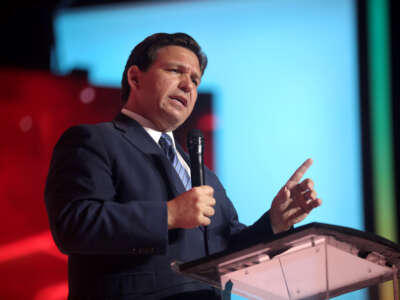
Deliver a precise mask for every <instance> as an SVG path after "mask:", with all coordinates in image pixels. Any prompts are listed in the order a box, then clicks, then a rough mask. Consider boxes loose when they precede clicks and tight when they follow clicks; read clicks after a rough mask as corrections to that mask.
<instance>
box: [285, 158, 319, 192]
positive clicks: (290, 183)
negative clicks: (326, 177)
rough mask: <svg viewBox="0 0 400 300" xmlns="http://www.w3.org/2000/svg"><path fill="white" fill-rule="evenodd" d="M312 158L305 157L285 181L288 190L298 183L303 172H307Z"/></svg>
mask: <svg viewBox="0 0 400 300" xmlns="http://www.w3.org/2000/svg"><path fill="white" fill-rule="evenodd" d="M312 163H313V160H312V159H311V158H309V159H307V160H306V161H305V162H303V164H302V165H301V166H300V167H299V168H298V169H297V170H296V171H295V172H294V173H293V175H292V176H291V177H290V178H289V180H288V181H287V182H286V186H287V188H288V189H289V190H290V189H292V188H293V187H295V185H296V184H298V183H299V182H300V180H301V178H302V177H303V175H304V173H306V172H307V170H308V168H309V167H310V166H311V165H312Z"/></svg>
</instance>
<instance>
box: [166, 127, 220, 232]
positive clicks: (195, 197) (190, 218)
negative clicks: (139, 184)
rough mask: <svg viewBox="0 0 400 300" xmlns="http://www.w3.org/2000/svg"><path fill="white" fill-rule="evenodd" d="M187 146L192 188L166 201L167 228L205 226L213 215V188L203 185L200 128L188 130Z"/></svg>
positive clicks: (202, 142) (202, 150)
mask: <svg viewBox="0 0 400 300" xmlns="http://www.w3.org/2000/svg"><path fill="white" fill-rule="evenodd" d="M187 146H188V150H189V156H190V172H191V179H192V189H190V190H188V191H187V192H185V193H183V194H181V195H179V196H178V197H176V198H174V199H172V200H170V201H168V203H167V207H168V229H173V228H195V227H198V226H207V225H209V224H210V223H211V219H210V217H211V216H213V215H214V213H215V211H214V205H215V203H216V202H215V199H214V189H213V188H212V187H211V186H207V185H205V179H204V161H203V154H204V137H203V134H202V133H201V131H200V130H198V129H193V130H191V131H190V132H189V134H188V138H187Z"/></svg>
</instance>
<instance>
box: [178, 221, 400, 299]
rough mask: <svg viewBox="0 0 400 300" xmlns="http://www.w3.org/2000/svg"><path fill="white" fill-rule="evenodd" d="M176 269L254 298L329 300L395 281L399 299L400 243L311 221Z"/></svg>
mask: <svg viewBox="0 0 400 300" xmlns="http://www.w3.org/2000/svg"><path fill="white" fill-rule="evenodd" d="M171 266H172V268H173V270H174V271H176V272H178V273H180V274H182V275H184V276H189V277H191V278H194V279H197V280H199V281H202V282H204V283H207V284H209V285H211V286H214V287H217V288H219V289H224V288H225V286H226V284H227V283H228V282H229V281H230V282H231V283H232V284H233V286H232V292H233V293H235V294H238V295H241V296H243V297H246V298H248V299H268V300H289V299H307V300H317V299H329V298H332V297H336V296H339V295H341V294H344V293H348V292H351V291H354V290H357V289H361V288H365V287H368V286H370V285H374V284H377V283H381V282H384V281H387V280H391V279H393V282H394V284H393V287H394V295H395V299H398V283H397V277H398V276H399V273H398V269H399V268H400V246H399V245H397V244H395V243H393V242H391V241H389V240H386V239H384V238H382V237H380V236H377V235H375V234H372V233H366V232H362V231H359V230H355V229H351V228H347V227H341V226H334V225H328V224H322V223H310V224H308V225H305V226H301V227H298V228H296V229H294V230H291V231H289V232H285V233H282V234H278V235H276V236H275V237H274V239H271V238H269V239H265V240H264V241H262V242H260V243H258V244H254V245H251V246H247V247H245V248H237V249H229V250H227V251H224V252H220V253H216V254H213V255H211V256H208V257H204V258H201V259H199V260H195V261H191V262H185V263H181V262H173V263H172V265H171Z"/></svg>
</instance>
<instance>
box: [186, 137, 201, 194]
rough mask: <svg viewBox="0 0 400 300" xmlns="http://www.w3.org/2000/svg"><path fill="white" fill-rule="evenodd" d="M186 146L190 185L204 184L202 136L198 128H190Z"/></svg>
mask: <svg viewBox="0 0 400 300" xmlns="http://www.w3.org/2000/svg"><path fill="white" fill-rule="evenodd" d="M187 147H188V150H189V156H190V173H191V177H192V187H196V186H201V185H205V181H204V160H203V153H204V137H203V133H202V132H201V131H200V130H199V129H192V130H190V132H189V134H188V137H187Z"/></svg>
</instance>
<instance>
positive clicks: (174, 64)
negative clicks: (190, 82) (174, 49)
mask: <svg viewBox="0 0 400 300" xmlns="http://www.w3.org/2000/svg"><path fill="white" fill-rule="evenodd" d="M165 66H166V67H170V66H176V67H178V68H181V69H184V70H185V71H188V70H189V69H190V68H188V67H187V66H186V65H184V64H183V63H181V62H178V61H177V62H166V63H165ZM193 77H194V79H196V80H198V81H199V82H200V81H201V75H199V73H197V71H194V72H193Z"/></svg>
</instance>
